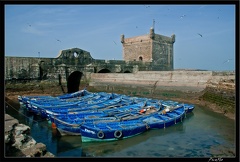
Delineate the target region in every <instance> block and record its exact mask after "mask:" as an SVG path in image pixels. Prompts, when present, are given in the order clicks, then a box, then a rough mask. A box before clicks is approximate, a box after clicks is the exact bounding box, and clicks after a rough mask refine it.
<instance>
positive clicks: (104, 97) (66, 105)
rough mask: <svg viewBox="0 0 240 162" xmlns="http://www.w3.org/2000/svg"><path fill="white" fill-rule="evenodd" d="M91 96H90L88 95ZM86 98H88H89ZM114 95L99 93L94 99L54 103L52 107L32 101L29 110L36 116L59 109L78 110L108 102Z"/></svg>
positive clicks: (51, 104)
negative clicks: (43, 111) (44, 111)
mask: <svg viewBox="0 0 240 162" xmlns="http://www.w3.org/2000/svg"><path fill="white" fill-rule="evenodd" d="M88 96H89V95H88ZM88 96H86V97H88ZM113 97H114V95H113V94H111V93H97V94H94V96H93V97H89V98H88V99H86V98H85V99H86V100H85V99H84V100H80V99H79V100H77V101H73V102H67V101H66V102H53V103H49V104H50V105H45V104H38V103H36V102H33V101H30V103H29V105H28V109H29V110H31V111H32V112H33V113H34V114H36V115H41V112H42V110H49V109H51V110H54V109H55V110H58V109H60V108H61V109H65V110H66V111H67V109H70V108H76V107H78V108H79V107H83V106H89V105H94V104H97V103H102V102H105V101H108V100H109V99H111V98H113Z"/></svg>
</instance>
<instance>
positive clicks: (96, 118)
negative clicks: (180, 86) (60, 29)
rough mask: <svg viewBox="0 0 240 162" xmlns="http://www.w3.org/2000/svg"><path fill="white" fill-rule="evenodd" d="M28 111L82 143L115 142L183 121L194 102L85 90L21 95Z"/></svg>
mask: <svg viewBox="0 0 240 162" xmlns="http://www.w3.org/2000/svg"><path fill="white" fill-rule="evenodd" d="M18 100H19V103H20V104H21V105H23V106H24V107H25V108H26V110H27V111H29V112H31V113H33V114H34V115H38V116H40V117H41V118H45V119H47V120H49V121H50V122H51V123H52V126H54V127H56V129H57V130H58V132H59V133H60V135H62V136H64V135H81V139H82V142H89V141H112V140H119V139H125V138H129V137H132V136H136V135H138V134H141V133H143V132H145V131H148V130H151V129H161V128H166V127H169V126H171V125H174V124H176V123H178V122H182V121H183V119H184V118H185V117H186V114H187V113H190V112H192V111H193V109H194V105H192V104H186V103H179V102H176V101H171V100H159V99H151V98H144V97H132V96H128V95H123V94H117V93H107V92H89V91H88V90H86V89H83V90H80V91H77V92H74V93H68V94H63V95H59V96H56V97H54V96H18Z"/></svg>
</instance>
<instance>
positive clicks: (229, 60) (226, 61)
mask: <svg viewBox="0 0 240 162" xmlns="http://www.w3.org/2000/svg"><path fill="white" fill-rule="evenodd" d="M231 60H233V59H228V60H226V61H224V62H223V64H225V63H228V62H230V61H231Z"/></svg>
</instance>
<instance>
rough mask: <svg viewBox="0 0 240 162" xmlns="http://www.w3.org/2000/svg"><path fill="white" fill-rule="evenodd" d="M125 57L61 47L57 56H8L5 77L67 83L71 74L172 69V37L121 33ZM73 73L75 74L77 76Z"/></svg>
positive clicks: (152, 31)
mask: <svg viewBox="0 0 240 162" xmlns="http://www.w3.org/2000/svg"><path fill="white" fill-rule="evenodd" d="M120 40H121V43H122V46H123V59H124V60H99V59H94V58H92V56H91V54H90V52H88V51H85V50H82V49H79V48H72V49H66V50H61V51H60V53H59V54H58V55H57V57H56V58H40V57H39V58H38V57H17V56H16V57H10V56H5V80H13V79H15V80H59V78H61V79H62V81H63V82H67V79H68V78H69V76H70V75H74V76H75V77H78V76H79V73H82V74H84V77H85V79H86V78H89V77H90V74H91V73H136V72H138V71H172V70H174V68H173V44H174V42H175V35H174V34H173V35H172V36H171V37H167V36H163V35H159V34H156V33H154V28H150V33H149V34H146V35H141V36H136V37H132V38H125V36H124V35H121V39H120ZM74 76H73V77H74Z"/></svg>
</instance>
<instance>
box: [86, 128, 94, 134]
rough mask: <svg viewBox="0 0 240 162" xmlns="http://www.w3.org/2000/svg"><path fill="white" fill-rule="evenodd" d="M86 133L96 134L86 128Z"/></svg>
mask: <svg viewBox="0 0 240 162" xmlns="http://www.w3.org/2000/svg"><path fill="white" fill-rule="evenodd" d="M84 131H85V132H88V133H92V134H96V133H95V132H94V131H92V130H89V129H86V128H85V129H84Z"/></svg>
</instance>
